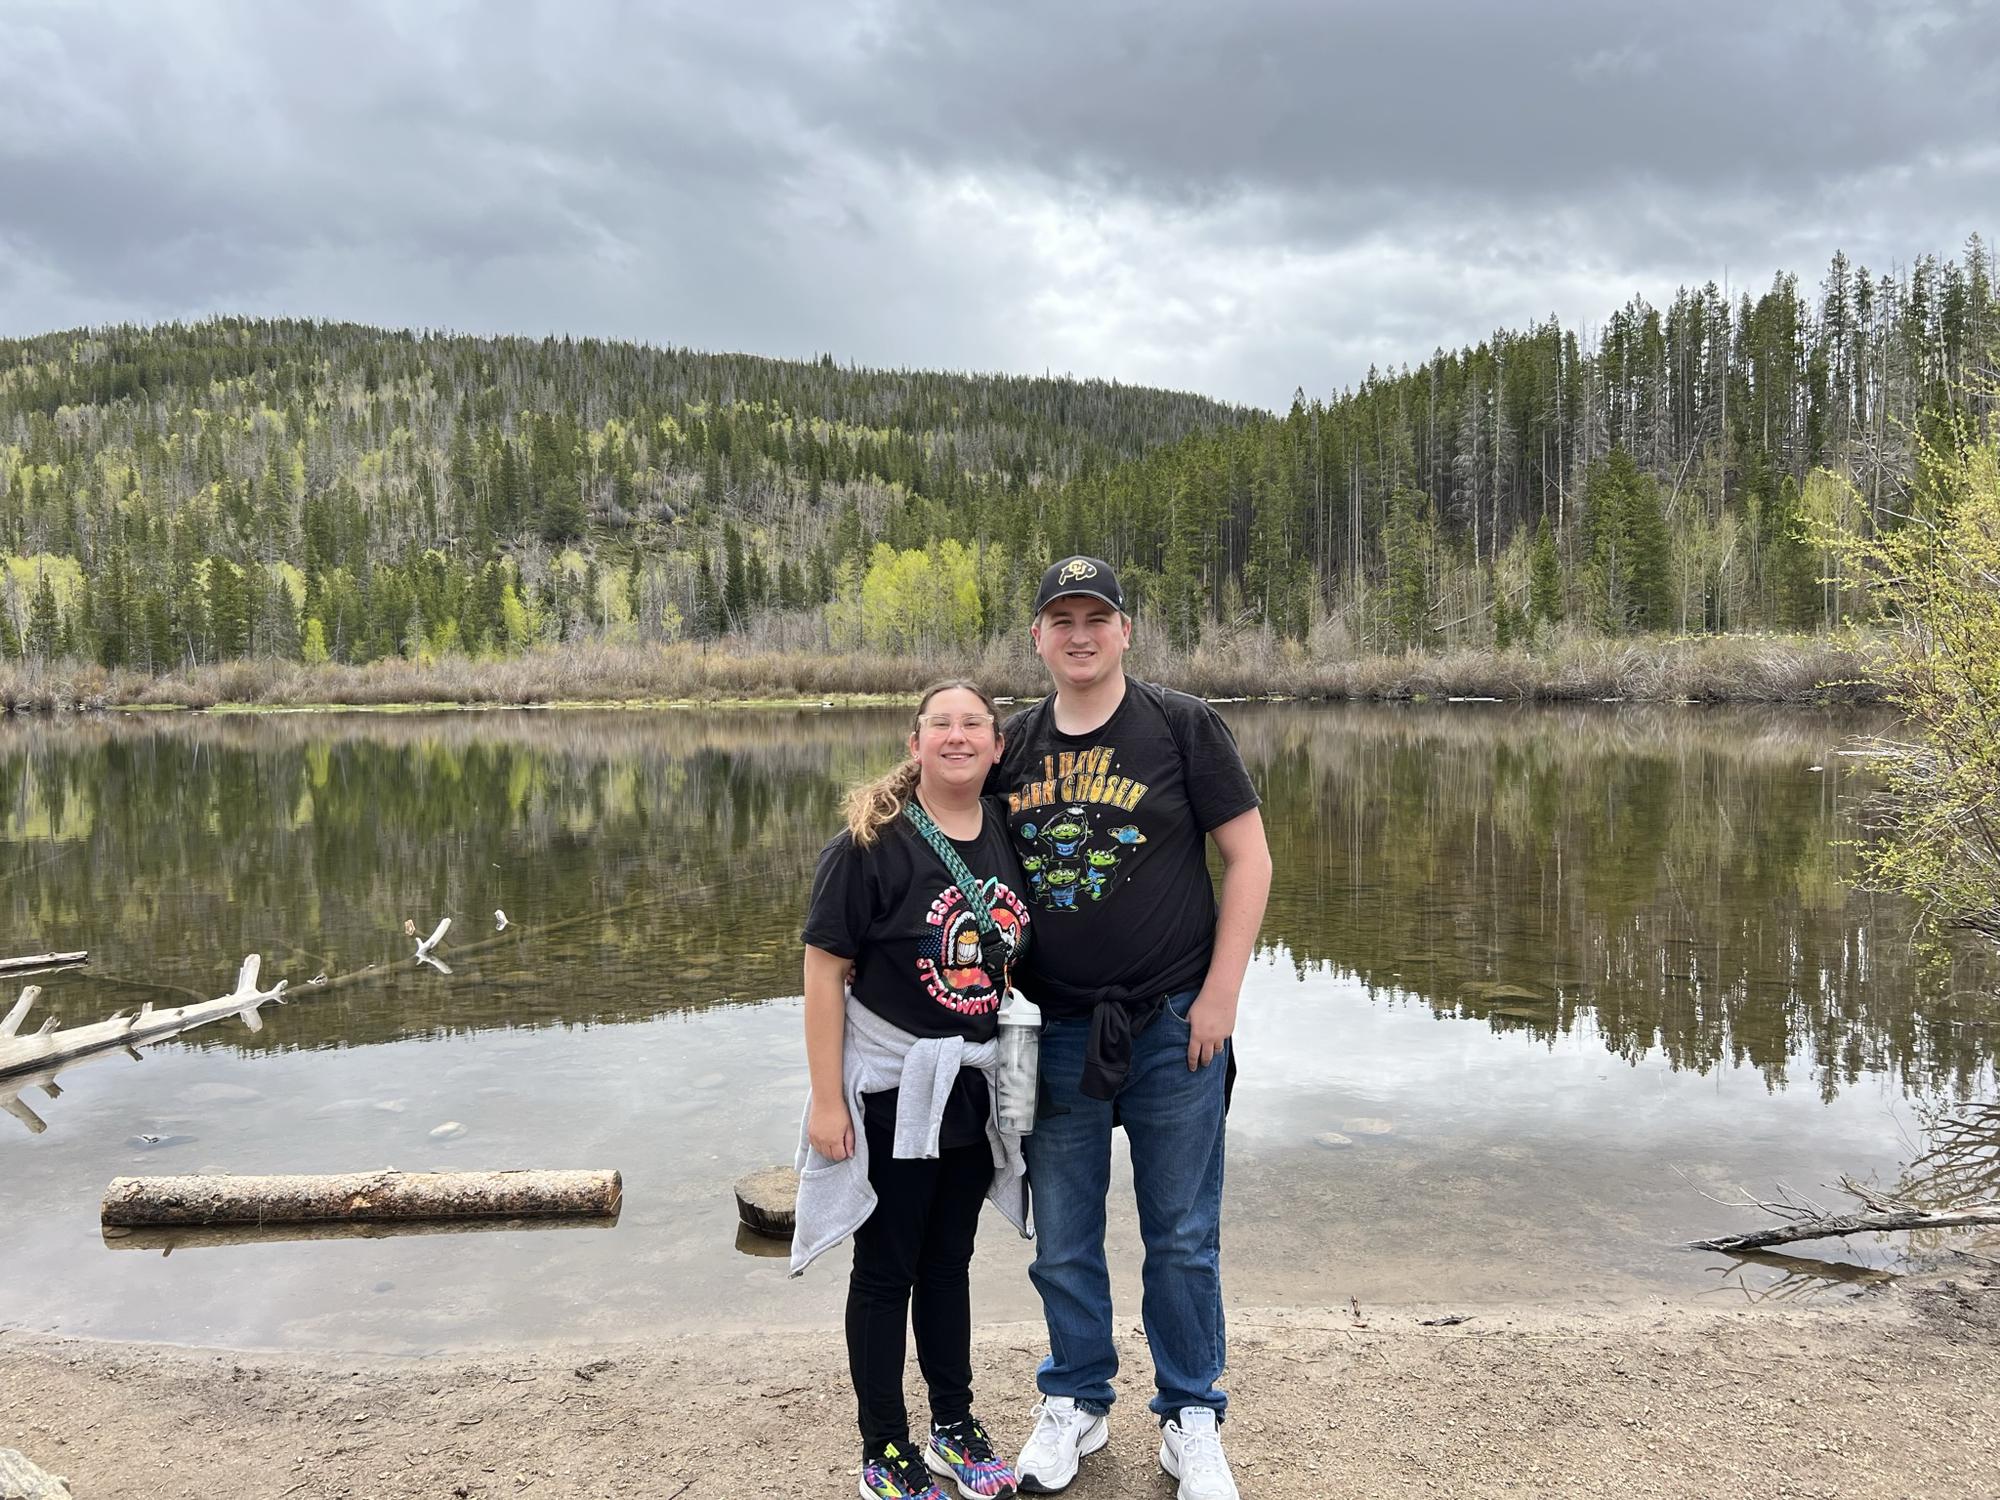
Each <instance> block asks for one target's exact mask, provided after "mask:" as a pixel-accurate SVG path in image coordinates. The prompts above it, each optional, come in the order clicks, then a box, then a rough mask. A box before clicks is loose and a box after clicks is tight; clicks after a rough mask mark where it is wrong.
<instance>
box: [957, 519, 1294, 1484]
mask: <svg viewBox="0 0 2000 1500" xmlns="http://www.w3.org/2000/svg"><path fill="white" fill-rule="evenodd" d="M1124 604H1125V599H1124V594H1123V592H1122V591H1121V590H1120V588H1119V586H1118V578H1117V575H1116V574H1114V573H1113V572H1112V570H1111V567H1110V565H1109V564H1107V563H1105V562H1103V561H1101V560H1099V559H1097V558H1093V557H1067V558H1064V559H1063V560H1062V561H1060V562H1058V563H1056V564H1055V565H1054V566H1053V567H1051V568H1050V569H1049V570H1048V572H1047V573H1046V574H1044V575H1043V578H1042V586H1041V590H1040V592H1039V593H1038V594H1037V595H1036V596H1035V623H1034V629H1033V636H1034V642H1035V651H1036V653H1037V654H1038V655H1039V656H1040V657H1041V658H1042V661H1043V662H1044V663H1045V664H1046V665H1047V667H1048V669H1049V676H1050V678H1051V679H1052V681H1053V683H1054V688H1055V691H1054V692H1053V694H1052V695H1051V696H1050V697H1048V698H1046V699H1044V700H1043V701H1042V702H1041V703H1040V704H1038V705H1036V706H1035V707H1033V708H1030V709H1027V710H1025V711H1023V712H1021V713H1018V714H1015V715H1014V716H1013V717H1012V718H1010V719H1009V720H1008V721H1007V724H1006V737H1007V742H1006V752H1005V754H1004V755H1003V757H1002V759H1001V761H1000V764H999V765H998V766H997V767H996V768H995V770H994V773H993V775H992V776H991V777H990V778H989V780H988V782H987V790H988V791H989V792H992V793H997V794H999V795H1001V796H1004V797H1005V798H1006V799H1007V825H1008V829H1009V832H1010V834H1011V836H1012V838H1013V841H1014V848H1015V852H1016V853H1017V854H1018V855H1019V856H1020V860H1021V869H1022V874H1023V876H1024V878H1025V880H1026V883H1027V885H1028V890H1029V901H1030V904H1031V905H1032V906H1033V907H1034V920H1035V932H1036V942H1035V946H1034V948H1033V949H1032V950H1031V955H1030V957H1029V960H1028V968H1027V971H1026V972H1025V973H1017V975H1016V978H1017V980H1018V982H1019V983H1020V984H1021V987H1022V989H1023V990H1024V991H1025V992H1026V993H1027V994H1028V996H1029V997H1030V998H1031V999H1033V1000H1035V1001H1036V1002H1037V1003H1038V1004H1039V1005H1040V1006H1041V1008H1042V1015H1043V1017H1044V1028H1043V1031H1042V1044H1041V1048H1042V1050H1041V1076H1042V1081H1043V1089H1044V1097H1043V1107H1042V1113H1041V1117H1040V1118H1039V1120H1038V1121H1037V1123H1036V1126H1035V1131H1034V1134H1033V1135H1031V1136H1029V1137H1028V1138H1027V1140H1026V1143H1025V1144H1026V1147H1027V1153H1028V1176H1029V1183H1030V1192H1031V1193H1032V1196H1033V1201H1034V1217H1035V1233H1036V1248H1035V1261H1034V1266H1033V1269H1032V1271H1031V1272H1030V1274H1031V1275H1032V1277H1033V1278H1034V1282H1035V1286H1036V1288H1037V1289H1038V1290H1039V1291H1040V1292H1041V1294H1042V1310H1043V1313H1044V1315H1045V1316H1046V1318H1047V1321H1048V1328H1049V1356H1048V1358H1047V1359H1045V1360H1043V1361H1042V1364H1041V1368H1040V1370H1039V1371H1038V1372H1037V1376H1036V1383H1037V1385H1038V1386H1039V1387H1040V1388H1041V1392H1042V1402H1041V1405H1040V1406H1039V1407H1038V1408H1037V1411H1036V1417H1035V1429H1034V1432H1033V1433H1032V1434H1031V1435H1030V1437H1029V1439H1028V1444H1027V1447H1026V1448H1025V1449H1023V1451H1022V1453H1021V1459H1020V1462H1019V1463H1018V1464H1017V1465H1016V1466H1015V1467H1016V1470H1017V1472H1018V1473H1019V1475H1020V1480H1021V1486H1022V1488H1023V1489H1024V1490H1027V1491H1029V1492H1033V1493H1039V1494H1052V1493H1054V1492H1056V1491H1058V1490H1061V1489H1063V1488H1065V1487H1066V1486H1068V1484H1069V1483H1070V1481H1071V1480H1072V1479H1074V1478H1075V1477H1076V1472H1077V1466H1078V1462H1079V1460H1080V1459H1081V1458H1082V1457H1083V1455H1085V1454H1088V1453H1092V1452H1094V1451H1096V1450H1097V1449H1099V1448H1101V1447H1103V1446H1104V1444H1105V1441H1106V1439H1107V1436H1108V1421H1109V1412H1110V1409H1111V1403H1112V1400H1113V1391H1112V1387H1111V1380H1112V1377H1113V1375H1115V1374H1116V1373H1117V1369H1118V1356H1117V1353H1116V1351H1115V1349H1114V1348H1113V1345H1112V1337H1111V1329H1112V1323H1111V1281H1110V1275H1109V1272H1108V1270H1107V1267H1106V1265H1105V1258H1104V1207H1105V1195H1106V1193H1107V1191H1108V1190H1109V1187H1110V1176H1111V1132H1112V1129H1113V1128H1114V1127H1115V1126H1117V1125H1123V1126H1124V1127H1125V1134H1126V1138H1127V1140H1128V1142H1129V1144H1130V1146H1131V1152H1132V1185H1133V1189H1134V1193H1135V1196H1136V1197H1137V1200H1138V1209H1139V1228H1140V1233H1141V1235H1142V1237H1143V1239H1144V1242H1145V1253H1146V1258H1145V1265H1144V1273H1143V1285H1144V1296H1143V1299H1142V1313H1143V1316H1144V1320H1145V1327H1146V1342H1147V1344H1148V1345H1149V1346H1150V1348H1151V1350H1152V1355H1153V1370H1154V1382H1155V1384H1156V1386H1157V1390H1156V1392H1155V1394H1154V1396H1153V1400H1152V1403H1151V1405H1152V1409H1153V1411H1154V1412H1155V1413H1156V1414H1157V1415H1158V1417H1159V1419H1160V1423H1161V1441H1160V1464H1161V1466H1162V1467H1163V1468H1165V1469H1166V1471H1167V1472H1168V1473H1169V1474H1171V1475H1173V1476H1174V1477H1175V1478H1176V1479H1178V1480H1179V1491H1178V1494H1179V1500H1237V1490H1236V1484H1235V1481H1234V1480H1233V1479H1232V1478H1231V1477H1230V1473H1229V1465H1228V1462H1227V1461H1226V1460H1225V1459H1224V1457H1223V1452H1222V1442H1221V1437H1220V1431H1219V1429H1220V1424H1221V1421H1222V1415H1223V1408H1224V1406H1225V1405H1226V1403H1227V1398H1226V1397H1225V1396H1224V1394H1223V1392H1222V1391H1221V1390H1220V1389H1219V1388H1218V1387H1217V1385H1216V1381H1217V1380H1218V1379H1219V1378H1220V1377H1221V1374H1222V1368H1223V1355H1224V1344H1223V1318H1222V1282H1221V1273H1220V1268H1219V1251H1220V1247H1221V1215H1222V1157H1223V1116H1224V1111H1225V1110H1226V1108H1227V1103H1228V1084H1229V1079H1230V1075H1231V1073H1232V1071H1233V1069H1234V1059H1233V1057H1232V1055H1231V1048H1230V1043H1229V1038H1230V1034H1231V1033H1232V1032H1233V1031H1234V1030H1235V1026H1236V1001H1237V995H1238V991H1239V990H1240V989H1241V987H1242V983H1243V971H1244V968H1245V966H1246V965H1247V964H1248V963H1249V960H1250V950H1251V947H1252V945H1253V944H1254V943H1255V941H1256V936H1257V927H1258V924H1259V923H1260V922H1261V921H1262V920H1263V915H1264V900H1265V897H1266V896H1267V895H1268V894H1269V892H1270V888H1271V855H1270V850H1269V848H1268V847H1267V845H1266V844H1265V841H1264V824H1263V820H1262V817H1261V816H1260V814H1259V813H1258V811H1257V793H1256V791H1255V790H1254V789H1253V788H1252V787H1251V785H1250V778H1249V775H1248V774H1247V773H1246V772H1245V770H1244V768H1243V758H1242V756H1241V755H1239V754H1238V753H1237V750H1236V741H1235V739H1234V738H1233V737H1232V736H1231V735H1230V733H1229V730H1228V727H1227V726H1226V725H1224V724H1223V722H1222V720H1221V719H1220V718H1219V717H1218V716H1217V715H1216V713H1215V711H1214V710H1213V709H1211V708H1210V707H1209V706H1208V705H1207V704H1206V703H1203V702H1202V701H1201V700H1200V699H1199V698H1191V697H1189V696H1187V695H1186V694H1185V693H1175V692H1169V691H1167V690H1165V689H1163V688H1159V687H1155V686H1153V685H1152V684H1150V683H1145V682H1139V681H1136V680H1133V679H1131V678H1128V677H1127V676H1126V675H1125V668H1124V656H1125V650H1126V648H1127V647H1128V646H1129V645H1130V644H1131V641H1132V620H1131V617H1130V616H1128V615H1127V614H1126V613H1125V607H1124ZM1211 838H1212V839H1214V840H1215V844H1216V848H1217V849H1218V850H1219V851H1220V853H1221V855H1222V866H1223V876H1222V899H1221V903H1220V908H1219V909H1218V906H1217V902H1216V898H1215V894H1214V891H1213V890H1212V888H1211V887H1210V884H1209V878H1208V866H1207V863H1206V852H1207V848H1206V840H1208V839H1211Z"/></svg>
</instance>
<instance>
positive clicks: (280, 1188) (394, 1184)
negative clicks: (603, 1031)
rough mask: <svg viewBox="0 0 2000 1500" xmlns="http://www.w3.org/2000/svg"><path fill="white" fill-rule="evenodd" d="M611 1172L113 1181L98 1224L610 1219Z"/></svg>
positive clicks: (615, 1196) (615, 1200)
mask: <svg viewBox="0 0 2000 1500" xmlns="http://www.w3.org/2000/svg"><path fill="white" fill-rule="evenodd" d="M623 1194H624V1182H623V1179H622V1178H621V1177H620V1176H619V1174H618V1173H616V1172H545V1171H511V1172H398V1171H396V1170H395V1169H394V1168H393V1167H392V1168H389V1169H387V1170H385V1171H381V1172H352V1173H345V1174H340V1175H333V1176H318V1177H314V1176H303V1175H287V1176H279V1177H228V1176H190V1177H114V1178H113V1179H112V1180H111V1185H110V1186H109V1187H108V1188H106V1189H105V1190H104V1204H103V1207H102V1210H101V1215H100V1216H101V1218H102V1220H103V1222H104V1223H106V1224H112V1225H122V1226H131V1227H138V1226H148V1227H158V1226H166V1225H203V1224H307V1223H315V1222H321V1221H325V1220H330V1219H338V1220H344V1221H347V1222H350V1223H360V1222H371V1221H380V1220H397V1219H524V1218H535V1217H551V1218H555V1217H565V1216H576V1217H587V1218H588V1217H595V1218H607V1217H610V1216H611V1215H613V1214H616V1213H617V1212H618V1206H619V1202H620V1200H621V1198H622V1197H623Z"/></svg>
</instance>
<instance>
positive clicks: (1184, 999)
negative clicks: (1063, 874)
mask: <svg viewBox="0 0 2000 1500" xmlns="http://www.w3.org/2000/svg"><path fill="white" fill-rule="evenodd" d="M1195 994H1196V992H1195V991H1194V990H1185V991H1183V992H1181V993H1180V994H1176V995H1170V996H1168V997H1167V1003H1166V1006H1165V1008H1164V1009H1162V1010H1161V1012H1160V1014H1159V1016H1158V1017H1157V1018H1156V1019H1155V1020H1154V1021H1153V1023H1152V1025H1150V1026H1148V1027H1147V1028H1146V1029H1145V1031H1143V1032H1142V1033H1140V1035H1139V1036H1138V1037H1137V1038H1136V1039H1135V1040H1134V1042H1133V1048H1132V1070H1131V1072H1130V1074H1129V1075H1127V1077H1126V1080H1125V1086H1124V1087H1123V1088H1122V1089H1120V1090H1119V1093H1118V1100H1117V1104H1118V1116H1119V1121H1120V1123H1121V1124H1122V1125H1123V1126H1124V1127H1125V1135H1126V1138H1127V1140H1128V1141H1129V1143H1130V1145H1131V1148H1132V1187H1133V1193H1134V1196H1135V1197H1136V1198H1137V1199H1138V1204H1139V1233H1140V1236H1141V1238H1142V1240H1143V1241H1144V1243H1145V1247H1146V1260H1145V1266H1144V1271H1143V1287H1144V1295H1143V1297H1142V1299H1141V1314H1142V1316H1143V1318H1144V1321H1145V1325H1146V1343H1147V1344H1148V1346H1149V1347H1150V1348H1151V1350H1152V1354H1153V1378H1154V1382H1155V1384H1156V1385H1157V1387H1158V1389H1157V1390H1156V1392H1155V1393H1154V1396H1153V1399H1152V1402H1151V1403H1150V1404H1151V1406H1152V1409H1153V1410H1154V1411H1155V1412H1156V1413H1158V1414H1159V1415H1160V1416H1161V1417H1163V1418H1164V1417H1170V1416H1176V1415H1178V1414H1179V1412H1180V1409H1181V1408H1182V1407H1184V1406H1208V1407H1213V1408H1214V1409H1215V1412H1216V1416H1217V1418H1218V1419H1220V1417H1221V1415H1222V1412H1223V1409H1224V1407H1225V1406H1227V1404H1228V1400H1229V1398H1228V1397H1227V1396H1226V1395H1225V1394H1224V1393H1223V1392H1222V1391H1221V1389H1219V1388H1218V1387H1217V1385H1216V1381H1217V1380H1218V1379H1219V1378H1220V1377H1221V1375H1222V1366H1223V1359H1224V1354H1225V1346H1224V1335H1223V1324H1222V1273H1221V1250H1222V1156H1223V1083H1224V1080H1225V1078H1226V1077H1227V1073H1228V1067H1227V1057H1226V1055H1221V1056H1217V1057H1216V1059H1215V1060H1214V1061H1213V1062H1211V1063H1210V1064H1209V1065H1208V1066H1207V1067H1205V1068H1202V1069H1200V1070H1199V1071H1198V1072H1193V1073H1190V1072H1189V1071H1188V1065H1187V1046H1188V1023H1187V1013H1188V1010H1189V1008H1190V1007H1191V1006H1192V1005H1193V1004H1194V998H1195ZM1089 1035H1090V1024H1089V1022H1087V1021H1067V1020H1053V1021H1050V1022H1049V1024H1048V1025H1047V1026H1046V1027H1045V1028H1044V1029H1043V1031H1042V1048H1041V1072H1042V1077H1043V1078H1044V1079H1045V1080H1046V1082H1047V1085H1048V1090H1049V1097H1050V1100H1051V1102H1052V1103H1053V1104H1055V1105H1056V1106H1057V1107H1058V1108H1062V1109H1066V1110H1068V1113H1067V1114H1057V1115H1052V1116H1048V1117H1046V1118H1042V1119H1038V1120H1037V1121H1036V1122H1035V1129H1034V1133H1033V1134H1032V1135H1030V1136H1028V1137H1027V1139H1026V1141H1025V1142H1024V1144H1025V1146H1026V1148H1027V1156H1028V1184H1029V1189H1030V1191H1031V1192H1032V1193H1033V1195H1034V1205H1035V1260H1034V1264H1033V1265H1032V1266H1031V1267H1030V1268H1029V1272H1028V1274H1029V1275H1030V1276H1031V1277H1032V1278H1033V1279H1034V1283H1035V1288H1036V1290H1037V1291H1039V1292H1040V1293H1041V1294H1042V1313H1043V1316H1044V1317H1045V1318H1046V1319H1047V1321H1048V1325H1049V1357H1048V1358H1047V1359H1045V1360H1043V1361H1042V1364H1041V1368H1040V1369H1039V1370H1038V1371H1037V1372H1036V1377H1035V1383H1036V1384H1037V1385H1038V1386H1039V1387H1040V1388H1041V1391H1042V1394H1043V1395H1045V1396H1069V1397H1072V1398H1074V1399H1075V1400H1076V1401H1077V1402H1078V1403H1079V1404H1080V1405H1083V1406H1086V1407H1089V1408H1091V1409H1093V1410H1097V1411H1108V1410H1109V1409H1110V1407H1111V1403H1112V1401H1113V1399H1114V1394H1113V1392H1112V1389H1111V1378H1112V1376H1114V1375H1116V1374H1117V1373H1118V1353H1117V1350H1116V1349H1115V1348H1114V1347H1113V1345H1112V1341H1111V1276H1110V1272H1109V1270H1108V1268H1107V1267H1106V1265H1105V1260H1104V1200H1105V1195H1106V1194H1107V1193H1108V1192H1109V1191H1110V1187H1111V1104H1110V1102H1109V1101H1106V1100H1099V1099H1088V1098H1085V1097H1084V1096H1083V1094H1082V1093H1080V1092H1079V1090H1078V1084H1079V1082H1080V1081H1081V1079H1082V1076H1083V1049H1084V1043H1085V1041H1086V1040H1087V1039H1088V1037H1089Z"/></svg>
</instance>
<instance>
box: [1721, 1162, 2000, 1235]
mask: <svg viewBox="0 0 2000 1500" xmlns="http://www.w3.org/2000/svg"><path fill="white" fill-rule="evenodd" d="M1840 1188H1841V1191H1842V1192H1844V1193H1846V1194H1848V1196H1850V1197H1852V1198H1856V1199H1858V1200H1860V1203H1861V1210H1860V1211H1859V1212H1849V1213H1833V1212H1831V1211H1829V1210H1828V1209H1826V1208H1825V1207H1823V1206H1821V1205H1820V1204H1818V1203H1815V1202H1813V1201H1812V1199H1810V1198H1807V1197H1804V1196H1803V1195H1801V1194H1798V1193H1794V1192H1793V1191H1792V1190H1791V1189H1789V1188H1787V1187H1786V1186H1785V1185H1784V1184H1783V1183H1780V1184H1778V1193H1779V1198H1778V1199H1777V1200H1775V1201H1774V1200H1771V1199H1767V1198H1757V1197H1753V1196H1752V1195H1750V1194H1749V1193H1745V1194H1743V1201H1741V1202H1739V1203H1727V1204H1726V1206H1728V1207H1732V1208H1755V1209H1761V1210H1763V1211H1764V1212H1765V1213H1768V1214H1773V1215H1776V1216H1777V1217H1778V1218H1780V1219H1782V1220H1784V1222H1783V1223H1782V1224H1776V1225H1773V1226H1772V1227H1771V1228H1769V1229H1756V1230H1752V1231H1751V1232H1750V1233H1748V1234H1726V1235H1720V1236H1718V1237H1716V1238H1715V1239H1709V1240H1695V1241H1692V1242H1691V1243H1690V1244H1689V1245H1688V1248H1689V1249H1690V1250H1722V1251H1726V1252H1730V1253H1734V1252H1736V1251H1739V1250H1762V1249H1765V1248H1767V1247H1769V1246H1771V1245H1789V1244H1793V1243H1795V1242H1797V1241H1799V1240H1819V1239H1838V1238H1840V1237H1841V1236H1843V1235H1849V1234H1888V1233H1893V1232H1895V1231H1898V1230H1904V1229H1972V1228H1976V1227H1978V1226H1980V1225H1982V1224H2000V1202H1994V1201H1988V1202H1982V1203H1954V1204H1947V1205H1944V1206H1941V1207H1940V1206H1936V1205H1930V1206H1926V1205H1924V1204H1920V1203H1911V1202H1909V1201H1907V1200H1905V1199H1900V1198H1893V1197H1889V1196H1887V1195H1885V1194H1882V1193H1878V1192H1876V1191H1875V1190H1874V1189H1872V1188H1869V1187H1865V1186H1863V1185H1862V1184H1861V1183H1858V1182H1856V1181H1855V1180H1854V1179H1853V1178H1851V1177H1843V1178H1841V1179H1840ZM1714 1201H1716V1202H1719V1203H1722V1202H1725V1200H1723V1199H1715V1200H1714Z"/></svg>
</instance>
